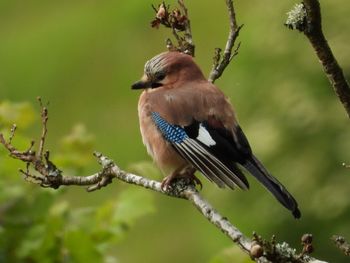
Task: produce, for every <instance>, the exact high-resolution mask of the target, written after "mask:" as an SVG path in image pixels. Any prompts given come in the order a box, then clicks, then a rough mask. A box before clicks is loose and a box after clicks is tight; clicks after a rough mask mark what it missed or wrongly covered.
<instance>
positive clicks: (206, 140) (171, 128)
mask: <svg viewBox="0 0 350 263" xmlns="http://www.w3.org/2000/svg"><path fill="white" fill-rule="evenodd" d="M152 119H153V121H154V123H155V125H156V126H157V127H158V129H159V131H160V132H161V133H162V134H163V136H164V138H165V139H166V140H167V141H168V142H169V143H171V144H172V146H173V147H174V148H175V149H176V151H177V152H178V153H179V154H180V155H181V156H182V157H183V158H184V159H186V160H187V161H188V162H189V163H191V164H192V165H193V166H194V167H196V168H197V169H198V170H199V171H201V172H202V173H203V174H204V175H205V176H206V177H207V178H208V179H209V180H210V181H213V182H215V183H216V184H217V185H218V186H219V187H224V186H225V185H227V186H228V187H230V188H232V189H233V188H234V187H235V186H238V187H240V188H242V189H247V188H248V187H249V184H248V181H247V179H246V178H245V176H244V175H243V173H242V172H241V171H240V170H239V168H238V167H237V166H236V165H235V163H234V162H232V156H230V154H231V152H229V149H230V148H229V147H226V146H225V144H227V145H228V144H229V142H227V141H226V139H225V138H224V137H223V136H222V135H221V134H220V133H219V132H216V129H214V128H212V127H210V125H209V124H208V123H207V122H198V121H195V120H194V121H193V122H192V123H191V124H190V125H187V126H179V125H174V124H170V123H169V122H167V121H166V120H165V119H164V118H163V117H162V116H161V115H160V114H159V113H157V112H152ZM226 148H227V149H226ZM231 148H232V147H231ZM223 149H225V151H222V150H223ZM231 151H232V152H233V151H234V150H233V149H232V150H231ZM236 155H237V153H236Z"/></svg>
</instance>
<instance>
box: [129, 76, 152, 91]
mask: <svg viewBox="0 0 350 263" xmlns="http://www.w3.org/2000/svg"><path fill="white" fill-rule="evenodd" d="M151 86H152V82H151V81H150V80H149V79H148V78H147V76H143V77H142V78H141V80H139V81H137V82H135V83H134V84H132V85H131V89H147V88H150V87H151Z"/></svg>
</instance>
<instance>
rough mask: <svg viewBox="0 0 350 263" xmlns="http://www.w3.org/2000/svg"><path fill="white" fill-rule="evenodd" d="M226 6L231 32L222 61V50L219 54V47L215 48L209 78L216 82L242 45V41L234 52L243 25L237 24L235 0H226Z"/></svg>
mask: <svg viewBox="0 0 350 263" xmlns="http://www.w3.org/2000/svg"><path fill="white" fill-rule="evenodd" d="M226 6H227V10H228V14H229V20H230V32H229V35H228V38H227V42H226V46H225V50H224V53H223V55H222V58H221V61H220V52H219V55H217V53H218V50H219V49H216V50H215V56H214V62H213V67H212V70H211V72H210V74H209V78H208V80H209V81H210V82H212V83H214V82H215V80H217V79H218V78H220V77H221V75H222V73H223V72H224V70H225V68H226V67H227V66H228V65H229V64H230V62H231V60H232V59H233V57H234V56H236V55H237V54H238V49H239V47H240V43H239V44H238V45H237V47H236V49H235V50H234V52H232V49H233V47H234V45H235V41H236V39H237V37H238V35H239V31H240V30H241V28H242V27H243V25H240V26H238V25H237V21H236V14H235V9H234V6H233V0H226Z"/></svg>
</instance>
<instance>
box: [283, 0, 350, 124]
mask: <svg viewBox="0 0 350 263" xmlns="http://www.w3.org/2000/svg"><path fill="white" fill-rule="evenodd" d="M288 15H289V17H288V20H287V22H286V25H287V26H288V27H289V28H292V29H298V30H300V31H302V32H304V34H305V36H306V37H307V38H308V39H309V41H310V43H311V45H312V47H313V48H314V50H315V52H316V55H317V57H318V58H319V60H320V62H321V64H322V66H323V70H324V72H325V73H326V76H327V78H328V80H329V82H330V83H331V85H332V86H333V89H334V91H335V93H336V95H337V97H338V98H339V100H340V102H341V103H342V104H343V107H344V108H345V110H346V112H347V114H348V117H349V118H350V88H349V84H348V82H347V80H346V79H345V76H344V73H343V70H342V68H341V67H340V66H339V64H338V62H337V60H336V58H335V57H334V55H333V53H332V50H331V48H330V47H329V45H328V43H327V40H326V38H325V36H324V34H323V31H322V21H321V9H320V3H319V1H318V0H304V1H303V4H299V5H296V6H295V7H294V9H293V10H291V11H290V12H289V13H288Z"/></svg>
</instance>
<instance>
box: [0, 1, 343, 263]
mask: <svg viewBox="0 0 350 263" xmlns="http://www.w3.org/2000/svg"><path fill="white" fill-rule="evenodd" d="M321 2H322V3H321V4H322V11H323V22H324V31H325V34H326V36H327V38H328V40H329V44H330V45H331V47H332V49H333V51H334V54H335V56H336V57H337V59H338V62H339V63H340V65H342V67H343V70H344V72H345V74H346V75H347V77H348V79H349V77H350V76H349V75H350V45H349V42H350V19H349V18H348V14H349V12H350V2H349V1H346V0H323V1H321ZM152 3H153V4H155V5H157V4H158V2H154V1H149V0H146V1H137V0H129V1H117V0H113V1H112V0H99V1H97V0H95V1H93V0H70V1H66V0H63V1H35V0H32V1H18V0H11V1H10V0H0V129H1V130H2V131H3V132H5V131H8V130H9V127H10V126H11V124H12V123H13V122H16V123H17V125H18V127H19V129H18V134H17V137H16V138H15V144H16V145H17V146H18V147H21V148H22V149H25V148H26V147H27V145H28V143H29V140H30V139H32V138H35V139H37V138H38V137H39V133H40V120H39V107H38V103H37V102H36V97H37V96H41V97H42V98H43V100H44V101H49V102H50V105H49V118H50V120H49V137H48V148H49V149H50V150H51V151H52V155H53V158H54V160H55V161H56V162H57V164H58V165H60V168H61V169H64V171H65V172H66V173H67V174H69V173H74V174H79V175H87V174H91V173H94V172H95V171H97V170H98V169H99V166H98V165H97V164H96V162H95V160H94V159H93V157H92V154H91V153H92V151H93V150H98V151H101V152H103V153H104V154H106V155H108V156H109V157H111V158H113V159H114V160H115V161H116V162H117V164H118V165H120V166H121V167H122V168H124V169H126V170H128V171H133V172H137V173H139V174H142V175H144V176H147V177H152V178H156V179H158V180H161V175H160V173H159V172H158V170H157V169H156V168H155V167H154V166H153V165H152V162H151V160H150V158H149V157H148V156H147V154H146V150H145V148H144V147H143V145H142V142H141V137H140V134H139V128H138V119H137V100H138V96H139V92H137V91H136V92H135V91H131V89H130V85H131V84H132V83H133V82H134V81H136V80H138V79H139V77H140V76H141V74H142V70H143V65H144V62H145V61H146V60H147V59H149V58H150V57H152V56H154V55H155V54H157V53H159V52H161V51H164V49H165V45H164V42H165V39H166V38H167V37H169V36H170V32H169V31H167V30H165V29H159V30H156V29H152V28H151V27H150V21H151V20H152V18H153V15H154V14H153V11H152V9H151V8H150V6H151V4H152ZM169 3H170V4H171V5H173V6H174V5H175V1H171V2H169ZM186 3H187V6H188V9H189V12H190V17H191V23H192V30H193V36H194V41H195V43H196V61H197V62H198V63H199V64H200V66H201V67H202V69H203V71H204V72H205V73H206V74H208V73H209V71H210V68H211V61H212V56H213V50H214V48H215V47H223V46H224V44H225V42H226V37H227V33H228V21H227V11H226V8H225V4H224V1H223V0H222V1H215V3H214V1H190V0H187V1H186ZM295 3H296V2H295V1H273V0H266V1H259V0H251V1H235V6H236V13H237V19H238V22H239V23H243V24H244V27H243V29H242V31H241V33H240V37H239V40H240V41H241V42H242V44H241V48H240V50H239V55H238V56H237V57H235V59H234V61H233V62H232V63H231V65H230V66H229V67H228V68H227V70H226V71H225V73H224V75H223V77H222V78H221V79H220V80H218V81H217V85H218V86H219V87H220V88H221V89H222V90H223V91H224V92H225V93H226V94H227V96H229V97H230V98H231V101H232V103H233V104H234V106H235V109H236V111H237V113H238V117H239V119H240V123H241V126H242V127H243V129H244V131H245V133H246V135H247V137H248V138H249V140H250V142H251V145H252V147H253V149H254V151H255V152H256V154H257V155H258V156H259V158H260V159H261V160H262V161H263V163H264V164H265V165H266V166H267V167H268V169H269V170H270V171H271V172H272V173H273V174H274V175H275V176H276V177H278V178H279V180H280V181H282V182H283V183H284V184H285V185H286V186H287V188H288V189H289V190H290V192H291V193H293V195H294V196H295V197H296V199H297V200H298V202H299V204H300V208H301V211H302V218H301V220H294V219H293V218H292V216H291V215H290V214H289V212H288V211H287V210H285V209H284V208H283V207H282V206H281V205H279V204H278V203H277V202H276V200H274V198H273V197H272V196H271V195H270V194H269V193H268V192H267V191H266V190H265V189H263V188H262V187H261V186H260V185H259V184H258V183H256V182H255V181H254V180H250V183H251V190H250V191H248V192H243V191H239V190H237V191H233V192H232V191H230V190H221V189H218V188H217V187H215V186H214V185H212V184H208V183H207V182H205V179H204V178H203V177H202V178H203V180H202V181H203V182H205V185H204V189H203V191H202V194H203V196H205V197H206V198H207V199H208V200H209V201H210V202H211V203H212V204H213V205H214V206H215V207H216V208H217V209H218V210H219V211H220V212H221V213H222V214H224V215H225V216H227V217H228V218H229V219H230V220H231V221H232V222H233V223H234V224H235V225H236V226H238V227H239V228H240V229H241V230H242V231H243V232H244V233H245V234H246V235H248V236H250V235H251V233H252V232H253V231H256V232H257V233H259V234H261V235H263V236H264V237H266V238H269V237H270V236H271V235H273V234H276V235H277V240H280V241H281V240H285V241H287V242H289V243H290V244H291V245H293V246H295V247H300V237H301V235H302V234H303V233H306V232H307V233H312V234H313V235H314V246H315V252H314V256H315V257H318V258H321V259H324V260H328V261H331V262H344V263H345V262H348V259H347V258H345V256H343V255H342V254H341V252H339V251H337V249H335V248H334V247H333V245H332V244H331V241H330V240H329V238H330V236H331V235H333V234H341V235H344V236H345V237H347V238H348V239H350V226H349V219H350V203H349V185H350V170H346V169H345V168H343V167H342V165H341V164H342V163H343V162H350V127H349V119H348V118H347V116H346V114H345V111H344V110H343V108H342V106H341V105H340V103H339V102H338V100H337V98H336V97H335V95H334V92H333V91H332V89H331V88H330V85H329V83H328V80H327V79H326V78H325V75H324V74H323V72H322V69H321V67H320V65H319V62H318V60H317V58H316V56H315V54H314V52H313V50H312V48H311V47H310V44H309V43H308V41H307V40H306V38H305V37H304V36H303V35H302V34H300V33H298V32H294V31H291V30H288V29H287V28H286V27H284V26H283V23H284V21H285V19H286V12H287V11H289V10H290V9H291V8H292V7H293V5H294V4H295ZM7 134H8V133H7ZM20 167H21V168H24V165H23V164H21V163H19V162H17V161H14V160H11V159H10V158H9V157H7V153H6V152H5V151H4V149H3V148H0V262H111V263H112V262H122V263H131V262H153V263H160V262H168V263H172V262H174V263H175V262H211V263H214V262H215V263H224V262H236V263H240V262H250V261H249V258H248V257H246V256H245V255H243V254H242V253H241V252H240V251H239V250H238V249H237V248H236V247H235V246H232V243H231V241H230V240H228V239H227V238H226V237H225V236H224V235H222V234H221V233H220V232H219V231H218V230H217V229H216V228H215V227H214V226H212V225H211V224H209V223H208V222H207V221H206V219H204V218H203V217H202V216H201V215H200V214H199V213H198V212H197V210H196V209H194V208H193V207H192V206H191V205H190V204H189V203H186V202H185V201H183V200H176V199H172V198H168V197H164V196H162V195H160V194H156V193H152V192H150V191H147V190H145V189H142V188H137V187H134V186H128V185H126V184H124V183H121V182H114V184H112V185H110V186H108V187H107V188H105V189H102V190H100V191H97V192H93V193H86V192H85V191H84V189H82V188H78V187H69V188H65V189H60V190H59V191H54V190H49V189H42V188H39V187H37V186H35V185H32V184H29V183H26V182H25V181H24V180H23V178H22V176H21V175H19V173H18V168H20Z"/></svg>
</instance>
